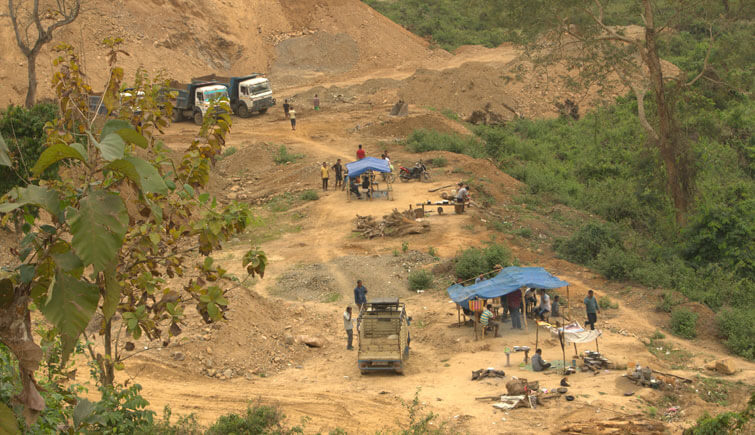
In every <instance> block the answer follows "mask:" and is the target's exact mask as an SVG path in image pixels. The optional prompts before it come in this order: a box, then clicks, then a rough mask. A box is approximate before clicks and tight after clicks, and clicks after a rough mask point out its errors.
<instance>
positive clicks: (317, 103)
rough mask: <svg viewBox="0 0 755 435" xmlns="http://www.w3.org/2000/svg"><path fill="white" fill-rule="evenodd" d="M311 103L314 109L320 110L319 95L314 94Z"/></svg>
mask: <svg viewBox="0 0 755 435" xmlns="http://www.w3.org/2000/svg"><path fill="white" fill-rule="evenodd" d="M312 105H313V106H315V110H320V97H318V96H317V94H315V98H313V99H312Z"/></svg>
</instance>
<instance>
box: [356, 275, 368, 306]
mask: <svg viewBox="0 0 755 435" xmlns="http://www.w3.org/2000/svg"><path fill="white" fill-rule="evenodd" d="M354 303H355V304H356V305H357V307H359V311H362V310H363V309H364V304H366V303H367V289H366V288H365V287H364V286H363V285H362V280H361V279H360V280H358V281H357V286H356V287H355V288H354Z"/></svg>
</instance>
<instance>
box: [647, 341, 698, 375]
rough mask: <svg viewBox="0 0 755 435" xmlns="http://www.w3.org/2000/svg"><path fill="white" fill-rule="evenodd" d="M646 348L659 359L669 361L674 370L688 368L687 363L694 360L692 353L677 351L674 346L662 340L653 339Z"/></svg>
mask: <svg viewBox="0 0 755 435" xmlns="http://www.w3.org/2000/svg"><path fill="white" fill-rule="evenodd" d="M645 346H646V347H647V349H648V352H650V353H652V354H653V355H655V356H656V357H657V358H658V359H662V360H664V361H668V362H669V363H671V367H672V368H674V369H683V368H686V367H687V363H689V362H690V361H691V360H692V353H690V352H687V351H686V350H682V349H677V348H675V347H674V345H673V344H671V343H669V342H666V341H663V340H660V339H656V338H651V339H650V341H649V342H648V343H647V344H646V345H645Z"/></svg>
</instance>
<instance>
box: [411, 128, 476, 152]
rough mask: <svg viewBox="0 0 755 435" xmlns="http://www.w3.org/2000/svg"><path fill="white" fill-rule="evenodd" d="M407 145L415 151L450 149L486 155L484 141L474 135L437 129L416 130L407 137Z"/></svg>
mask: <svg viewBox="0 0 755 435" xmlns="http://www.w3.org/2000/svg"><path fill="white" fill-rule="evenodd" d="M406 147H407V148H408V149H409V151H411V152H413V153H424V152H427V151H450V152H452V153H457V154H467V155H470V156H472V157H484V154H485V153H484V151H483V146H482V143H481V142H480V141H479V140H478V139H477V138H475V137H472V136H461V135H458V134H447V133H441V132H439V131H435V130H425V129H419V130H414V131H413V132H412V133H411V134H410V135H409V137H408V138H406Z"/></svg>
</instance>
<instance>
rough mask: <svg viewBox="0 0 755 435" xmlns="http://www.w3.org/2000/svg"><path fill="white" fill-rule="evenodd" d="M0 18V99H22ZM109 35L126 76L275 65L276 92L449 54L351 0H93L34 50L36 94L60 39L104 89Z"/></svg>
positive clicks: (22, 69)
mask: <svg viewBox="0 0 755 435" xmlns="http://www.w3.org/2000/svg"><path fill="white" fill-rule="evenodd" d="M0 19H2V20H3V21H2V22H3V25H2V26H0V51H2V52H3V53H4V54H5V55H4V56H3V57H2V59H0V94H2V97H0V104H2V105H5V104H8V103H10V102H16V103H18V102H20V101H22V99H23V96H24V94H25V92H26V62H25V58H24V57H23V55H22V54H21V52H20V50H19V49H18V47H17V46H16V41H15V36H14V34H13V29H12V27H11V26H10V21H8V19H7V18H0ZM114 36H118V37H121V38H123V40H124V45H123V48H124V50H125V51H126V52H128V53H130V54H131V56H122V57H121V60H120V63H121V65H122V66H123V67H124V68H125V70H126V72H127V74H133V73H134V72H135V70H136V68H137V67H138V66H140V65H141V66H144V67H145V68H146V69H147V71H149V72H155V71H160V70H163V71H166V72H167V74H168V75H169V76H171V77H173V78H175V79H177V80H180V81H185V80H189V79H190V78H191V77H196V76H199V75H205V74H208V73H211V72H215V73H218V74H221V75H229V74H245V73H249V72H250V71H259V72H267V73H270V72H271V70H274V73H273V74H272V78H273V82H274V86H277V87H278V89H280V87H281V84H280V83H278V82H276V80H277V77H276V76H278V75H279V76H281V77H285V78H286V79H285V82H286V83H288V84H296V83H297V82H298V83H300V82H301V81H302V80H303V79H305V78H306V77H308V76H311V75H312V74H315V75H316V74H322V73H329V74H332V73H334V72H339V73H341V72H346V71H352V70H354V71H356V70H362V71H366V70H369V69H372V68H375V67H382V68H385V67H391V66H398V65H401V64H403V63H404V62H408V61H419V60H423V59H428V58H431V57H438V56H441V57H442V56H450V55H449V54H448V53H446V52H440V53H438V54H433V53H432V52H431V51H430V50H429V49H428V48H427V47H428V44H427V42H426V41H424V40H422V39H421V38H419V37H417V36H415V35H413V34H411V33H409V32H408V31H406V30H405V29H403V28H402V27H401V26H399V25H397V24H395V23H393V22H392V21H390V20H388V19H387V18H385V17H383V16H382V15H380V14H378V13H377V12H375V11H374V10H373V9H371V8H370V7H369V6H367V5H365V4H364V3H362V2H361V1H359V0H298V1H292V0H276V1H264V2H248V1H243V0H201V1H200V0H170V1H168V0H146V1H136V0H121V1H115V2H114V1H109V0H91V1H87V2H86V8H82V12H81V14H80V16H79V17H78V19H77V20H76V21H75V22H74V23H73V24H71V25H69V26H66V27H64V28H61V29H59V30H58V31H57V32H56V33H55V35H54V37H55V38H54V40H55V42H53V43H51V44H48V45H47V46H46V47H45V48H44V49H43V50H42V52H41V53H40V56H39V58H38V59H37V75H38V79H39V89H38V91H39V97H40V98H44V97H50V96H52V91H51V89H50V88H49V86H48V83H49V80H50V77H51V76H52V61H51V60H52V58H53V55H52V53H51V48H52V47H53V46H55V45H56V42H61V41H64V42H68V43H70V44H72V45H73V46H74V47H75V48H76V50H77V51H78V52H79V53H80V55H81V59H82V63H83V65H84V68H85V70H86V72H87V75H88V76H89V78H90V81H91V83H92V86H93V87H94V88H95V89H99V88H101V87H103V86H104V83H105V79H106V77H107V64H106V60H105V56H104V53H105V51H104V49H103V48H102V46H101V45H100V44H101V41H102V40H103V39H104V38H106V37H114ZM273 65H275V68H273ZM131 77H132V76H127V77H126V80H130V78H131Z"/></svg>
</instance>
